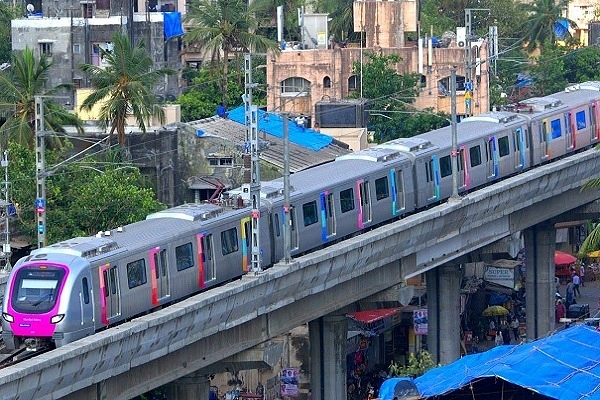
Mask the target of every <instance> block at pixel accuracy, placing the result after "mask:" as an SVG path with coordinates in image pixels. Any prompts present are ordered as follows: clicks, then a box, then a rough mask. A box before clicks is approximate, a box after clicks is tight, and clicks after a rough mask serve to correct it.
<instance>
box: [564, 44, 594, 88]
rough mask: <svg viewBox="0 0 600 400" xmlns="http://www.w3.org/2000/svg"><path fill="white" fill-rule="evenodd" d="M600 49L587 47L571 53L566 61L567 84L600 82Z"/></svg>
mask: <svg viewBox="0 0 600 400" xmlns="http://www.w3.org/2000/svg"><path fill="white" fill-rule="evenodd" d="M598 66H600V49H599V48H598V47H596V46H587V47H583V48H581V49H577V50H574V51H571V52H569V53H568V54H567V55H566V57H565V60H564V71H565V79H566V80H567V82H586V81H595V80H600V70H598Z"/></svg>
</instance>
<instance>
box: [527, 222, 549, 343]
mask: <svg viewBox="0 0 600 400" xmlns="http://www.w3.org/2000/svg"><path fill="white" fill-rule="evenodd" d="M524 236H525V267H526V274H525V280H526V283H525V290H526V291H527V296H526V300H525V307H526V310H527V311H526V312H527V324H526V326H527V340H533V339H537V338H540V337H543V336H546V335H547V334H548V333H549V332H552V331H554V293H555V292H556V290H555V286H554V275H555V274H554V268H555V267H554V250H555V248H556V229H555V228H554V224H551V223H548V222H542V223H540V224H537V225H534V226H532V227H531V228H527V229H525V231H524Z"/></svg>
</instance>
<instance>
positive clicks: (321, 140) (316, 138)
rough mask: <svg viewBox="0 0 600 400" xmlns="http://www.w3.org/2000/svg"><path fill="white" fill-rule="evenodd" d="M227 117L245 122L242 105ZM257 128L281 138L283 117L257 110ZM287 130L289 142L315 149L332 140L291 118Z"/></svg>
mask: <svg viewBox="0 0 600 400" xmlns="http://www.w3.org/2000/svg"><path fill="white" fill-rule="evenodd" d="M229 119H231V120H233V121H235V122H239V123H240V124H245V123H246V115H245V112H244V106H240V107H237V108H234V109H233V110H231V111H229ZM258 130H259V131H264V132H266V133H268V134H269V135H273V136H277V137H278V138H283V118H281V117H280V116H279V115H277V114H271V113H267V112H265V111H262V110H258ZM288 132H289V137H290V142H292V143H296V144H297V145H299V146H302V147H306V148H308V149H311V150H315V151H317V150H320V149H322V148H323V147H327V146H329V145H330V144H331V142H332V140H333V139H332V138H331V136H327V135H323V134H322V133H319V132H315V131H313V130H312V129H310V128H302V127H300V126H298V125H297V124H296V123H295V122H294V121H293V120H290V121H289V123H288Z"/></svg>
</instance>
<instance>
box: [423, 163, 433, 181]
mask: <svg viewBox="0 0 600 400" xmlns="http://www.w3.org/2000/svg"><path fill="white" fill-rule="evenodd" d="M425 175H427V182H433V160H429V161H428V162H426V163H425Z"/></svg>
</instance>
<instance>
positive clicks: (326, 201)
mask: <svg viewBox="0 0 600 400" xmlns="http://www.w3.org/2000/svg"><path fill="white" fill-rule="evenodd" d="M334 204H335V203H334V196H333V193H329V192H323V193H321V212H322V214H323V217H324V218H323V221H325V227H324V233H325V238H323V239H327V238H330V237H331V236H334V235H335V232H336V225H335V207H334Z"/></svg>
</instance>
